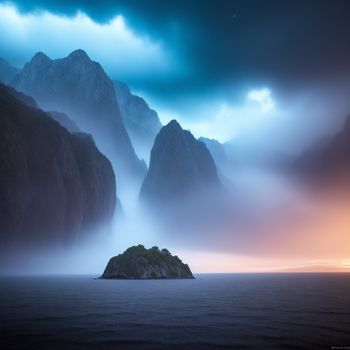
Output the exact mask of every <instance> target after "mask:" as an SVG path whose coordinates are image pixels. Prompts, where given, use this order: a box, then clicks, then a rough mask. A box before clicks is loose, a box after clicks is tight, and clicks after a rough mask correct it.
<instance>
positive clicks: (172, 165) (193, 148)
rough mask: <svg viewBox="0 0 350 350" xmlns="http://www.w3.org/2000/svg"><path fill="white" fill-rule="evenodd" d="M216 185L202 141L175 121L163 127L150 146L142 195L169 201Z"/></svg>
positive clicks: (209, 155)
mask: <svg viewBox="0 0 350 350" xmlns="http://www.w3.org/2000/svg"><path fill="white" fill-rule="evenodd" d="M219 186H220V181H219V178H218V175H217V170H216V166H215V163H214V160H213V158H212V156H211V154H210V152H209V151H208V149H207V147H206V146H205V144H204V143H202V142H200V141H198V140H196V139H195V138H194V136H193V135H192V134H191V133H190V132H189V131H187V130H183V129H182V128H181V126H180V125H179V124H178V122H177V121H176V120H172V121H171V122H170V123H169V124H167V125H166V126H164V127H163V128H162V129H161V130H160V132H159V134H158V135H157V137H156V139H155V142H154V146H153V148H152V152H151V161H150V166H149V169H148V172H147V175H146V178H145V180H144V182H143V184H142V188H141V192H140V196H141V198H143V199H146V200H150V201H161V200H172V199H174V198H177V197H181V196H184V195H188V194H191V193H194V192H196V191H201V190H207V189H210V188H212V187H219Z"/></svg>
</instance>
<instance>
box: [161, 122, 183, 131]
mask: <svg viewBox="0 0 350 350" xmlns="http://www.w3.org/2000/svg"><path fill="white" fill-rule="evenodd" d="M164 128H166V129H177V130H183V129H182V127H181V125H180V124H179V122H178V121H177V120H176V119H172V120H170V122H169V123H168V124H167V125H165V126H164Z"/></svg>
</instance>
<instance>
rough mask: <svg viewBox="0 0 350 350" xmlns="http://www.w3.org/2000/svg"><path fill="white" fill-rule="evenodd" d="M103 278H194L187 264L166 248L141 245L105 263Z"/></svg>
mask: <svg viewBox="0 0 350 350" xmlns="http://www.w3.org/2000/svg"><path fill="white" fill-rule="evenodd" d="M101 278H103V279H112V278H115V279H118V278H119V279H171V278H178V279H179V278H187V279H190V278H194V277H193V275H192V272H191V270H190V268H189V266H188V265H187V264H184V263H183V262H182V261H181V260H180V258H178V257H177V256H172V255H171V254H170V252H169V251H168V250H167V249H162V250H160V249H159V248H158V247H153V248H151V249H146V248H145V247H144V246H143V245H138V246H134V247H131V248H128V249H127V250H126V251H125V252H124V253H123V254H119V255H118V256H114V257H113V258H111V259H110V260H109V262H108V264H107V267H106V269H105V271H104V272H103V275H102V276H101Z"/></svg>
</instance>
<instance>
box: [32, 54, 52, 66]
mask: <svg viewBox="0 0 350 350" xmlns="http://www.w3.org/2000/svg"><path fill="white" fill-rule="evenodd" d="M31 62H38V63H45V62H51V59H50V57H49V56H47V55H45V54H44V53H43V52H41V51H39V52H37V53H36V54H35V55H34V56H33V58H32V59H31Z"/></svg>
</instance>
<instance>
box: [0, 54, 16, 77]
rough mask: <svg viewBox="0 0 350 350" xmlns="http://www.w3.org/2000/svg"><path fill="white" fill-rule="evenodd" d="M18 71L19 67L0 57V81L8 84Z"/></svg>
mask: <svg viewBox="0 0 350 350" xmlns="http://www.w3.org/2000/svg"><path fill="white" fill-rule="evenodd" d="M18 73H19V69H17V68H15V67H13V66H11V65H10V64H9V63H8V62H7V61H6V60H4V59H3V58H1V57H0V82H1V83H3V84H9V83H10V82H11V81H12V79H13V78H14V77H15V76H16V75H17V74H18Z"/></svg>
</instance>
